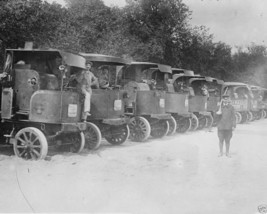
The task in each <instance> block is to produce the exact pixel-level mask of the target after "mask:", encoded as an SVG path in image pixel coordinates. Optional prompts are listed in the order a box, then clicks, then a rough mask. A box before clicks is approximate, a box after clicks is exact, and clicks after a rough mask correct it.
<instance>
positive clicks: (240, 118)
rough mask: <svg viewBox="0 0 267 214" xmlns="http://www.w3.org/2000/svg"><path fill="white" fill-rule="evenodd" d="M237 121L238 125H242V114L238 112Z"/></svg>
mask: <svg viewBox="0 0 267 214" xmlns="http://www.w3.org/2000/svg"><path fill="white" fill-rule="evenodd" d="M235 119H236V124H239V123H241V120H242V115H241V114H240V112H238V111H236V112H235Z"/></svg>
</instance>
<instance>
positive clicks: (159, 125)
mask: <svg viewBox="0 0 267 214" xmlns="http://www.w3.org/2000/svg"><path fill="white" fill-rule="evenodd" d="M150 124H151V133H150V135H151V136H152V137H153V138H162V137H164V136H166V135H167V133H168V131H169V123H168V121H167V120H157V121H155V122H152V123H150Z"/></svg>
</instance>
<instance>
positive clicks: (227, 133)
mask: <svg viewBox="0 0 267 214" xmlns="http://www.w3.org/2000/svg"><path fill="white" fill-rule="evenodd" d="M232 136H233V131H232V130H218V137H219V140H220V145H219V146H220V153H221V154H222V153H223V142H224V141H225V147H226V154H229V148H230V140H231V138H232Z"/></svg>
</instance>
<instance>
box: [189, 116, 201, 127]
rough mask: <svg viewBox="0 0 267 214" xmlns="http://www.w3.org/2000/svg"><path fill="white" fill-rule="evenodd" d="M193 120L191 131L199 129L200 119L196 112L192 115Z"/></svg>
mask: <svg viewBox="0 0 267 214" xmlns="http://www.w3.org/2000/svg"><path fill="white" fill-rule="evenodd" d="M190 120H191V129H190V131H195V130H197V128H198V126H199V121H198V118H197V116H196V115H195V114H192V117H191V118H190Z"/></svg>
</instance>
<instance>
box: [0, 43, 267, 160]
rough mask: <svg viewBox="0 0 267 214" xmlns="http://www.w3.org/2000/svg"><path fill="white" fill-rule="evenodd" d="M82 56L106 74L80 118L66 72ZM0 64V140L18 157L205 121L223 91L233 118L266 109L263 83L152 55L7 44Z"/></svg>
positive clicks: (79, 103)
mask: <svg viewBox="0 0 267 214" xmlns="http://www.w3.org/2000/svg"><path fill="white" fill-rule="evenodd" d="M87 60H88V61H91V62H93V72H94V74H95V75H96V76H98V74H99V73H100V70H101V68H103V67H105V68H108V82H107V84H105V85H104V86H100V87H99V88H94V89H93V93H92V97H91V116H89V117H88V118H87V121H82V119H81V118H82V111H83V109H82V108H83V102H84V98H83V96H82V94H80V93H78V92H77V90H76V87H75V83H73V82H71V78H70V77H71V76H72V75H75V74H76V73H77V72H80V71H81V70H83V69H85V62H86V61H87ZM22 61H23V62H24V63H19V62H22ZM2 72H3V73H5V74H6V75H5V77H4V78H2V80H1V92H0V96H1V99H0V100H1V123H0V138H1V139H0V142H1V143H2V144H12V145H13V149H14V153H15V155H16V156H18V157H20V158H23V159H34V160H38V159H44V158H45V157H46V155H47V153H48V150H49V148H50V147H55V148H65V149H67V150H68V151H71V152H77V153H78V152H81V151H82V150H83V148H84V147H86V148H88V149H92V150H94V149H97V148H98V147H99V146H100V144H101V140H102V139H103V138H105V139H106V140H107V141H108V142H109V143H111V144H113V145H119V144H122V143H124V142H125V141H126V140H127V139H128V138H130V139H131V140H132V141H137V142H144V141H146V140H147V139H148V138H149V137H153V138H161V137H164V136H165V135H172V134H174V133H176V132H178V133H184V132H187V131H193V130H198V129H203V128H211V127H212V126H215V125H216V120H215V119H214V118H215V117H214V115H215V113H216V112H217V111H218V109H219V106H220V104H221V96H222V95H223V94H225V93H227V94H229V95H230V97H231V100H232V104H233V106H234V107H235V109H236V121H237V123H246V122H248V121H252V120H255V119H260V118H265V117H266V115H267V114H266V111H267V101H266V100H267V99H266V98H267V96H266V94H267V93H266V91H267V89H264V88H262V87H258V86H252V85H248V84H244V83H239V82H224V81H223V80H219V79H216V78H213V77H207V76H201V75H199V74H196V73H194V72H193V71H190V70H185V69H180V68H172V67H171V66H168V65H162V64H158V63H151V62H129V61H127V60H124V59H122V58H118V57H114V56H107V55H99V54H89V53H79V54H73V53H68V52H64V51H60V50H56V49H45V50H41V49H32V48H26V49H7V50H6V53H5V64H4V68H3V71H2Z"/></svg>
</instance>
